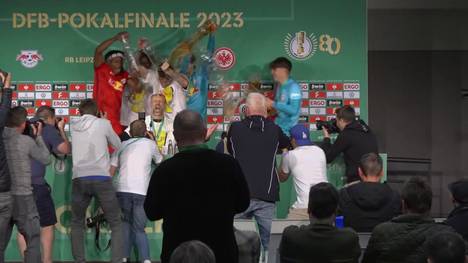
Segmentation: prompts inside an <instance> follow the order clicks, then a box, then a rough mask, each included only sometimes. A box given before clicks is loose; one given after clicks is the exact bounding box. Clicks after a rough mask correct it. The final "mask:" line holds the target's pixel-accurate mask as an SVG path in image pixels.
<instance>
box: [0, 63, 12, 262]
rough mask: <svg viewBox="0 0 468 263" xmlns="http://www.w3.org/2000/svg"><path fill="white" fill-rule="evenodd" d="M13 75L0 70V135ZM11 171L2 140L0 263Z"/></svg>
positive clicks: (6, 235)
mask: <svg viewBox="0 0 468 263" xmlns="http://www.w3.org/2000/svg"><path fill="white" fill-rule="evenodd" d="M10 80H11V74H8V73H6V72H3V71H1V70H0V82H1V83H0V88H1V89H2V101H1V104H0V135H1V134H3V129H4V128H5V122H6V118H7V115H8V112H9V111H10V108H11V94H12V90H11V89H10ZM10 186H11V183H10V171H9V170H8V163H7V159H6V155H5V145H4V143H3V140H2V139H0V263H3V262H4V260H5V249H6V247H7V245H8V241H9V240H10V236H11V232H10V231H9V230H10V229H11V228H10V227H9V224H10V219H11V194H10Z"/></svg>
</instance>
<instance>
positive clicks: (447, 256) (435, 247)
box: [426, 232, 466, 263]
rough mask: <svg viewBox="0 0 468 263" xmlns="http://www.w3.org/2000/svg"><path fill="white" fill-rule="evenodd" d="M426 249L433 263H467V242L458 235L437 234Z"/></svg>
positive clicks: (448, 233)
mask: <svg viewBox="0 0 468 263" xmlns="http://www.w3.org/2000/svg"><path fill="white" fill-rule="evenodd" d="M426 249H427V252H428V255H429V259H431V261H432V262H433V263H464V262H465V249H466V248H465V242H464V241H463V239H462V238H461V237H460V235H458V234H456V233H450V232H443V233H439V234H436V235H435V236H433V237H431V238H430V239H429V241H428V242H427V244H426Z"/></svg>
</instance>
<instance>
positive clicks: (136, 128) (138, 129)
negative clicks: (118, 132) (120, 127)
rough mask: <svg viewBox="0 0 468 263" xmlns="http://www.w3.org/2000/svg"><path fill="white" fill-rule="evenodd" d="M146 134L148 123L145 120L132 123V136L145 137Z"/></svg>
mask: <svg viewBox="0 0 468 263" xmlns="http://www.w3.org/2000/svg"><path fill="white" fill-rule="evenodd" d="M145 134H146V123H145V122H144V121H143V120H136V121H133V122H132V123H130V135H132V137H143V136H145Z"/></svg>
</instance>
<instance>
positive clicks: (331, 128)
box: [316, 117, 369, 134]
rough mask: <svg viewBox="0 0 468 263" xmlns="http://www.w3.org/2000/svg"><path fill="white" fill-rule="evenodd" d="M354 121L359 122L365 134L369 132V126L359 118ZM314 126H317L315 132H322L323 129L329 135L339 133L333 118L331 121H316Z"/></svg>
mask: <svg viewBox="0 0 468 263" xmlns="http://www.w3.org/2000/svg"><path fill="white" fill-rule="evenodd" d="M356 121H357V122H359V124H361V126H362V130H363V131H366V132H367V131H368V130H369V125H367V123H366V122H365V121H363V120H362V119H360V118H359V117H356ZM316 125H317V130H323V128H325V129H327V131H328V133H330V134H332V133H340V129H339V128H338V126H337V125H336V119H335V118H333V119H331V120H329V121H320V120H318V121H317V124H316Z"/></svg>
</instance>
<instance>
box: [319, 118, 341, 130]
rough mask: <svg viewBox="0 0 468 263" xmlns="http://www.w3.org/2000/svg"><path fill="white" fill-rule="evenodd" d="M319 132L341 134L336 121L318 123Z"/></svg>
mask: <svg viewBox="0 0 468 263" xmlns="http://www.w3.org/2000/svg"><path fill="white" fill-rule="evenodd" d="M316 125H317V130H323V128H325V129H327V131H328V132H329V133H339V132H340V129H339V128H338V126H337V125H336V119H331V120H329V121H320V120H318V121H317V124H316Z"/></svg>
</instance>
